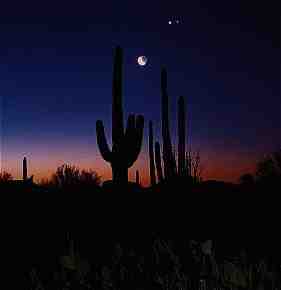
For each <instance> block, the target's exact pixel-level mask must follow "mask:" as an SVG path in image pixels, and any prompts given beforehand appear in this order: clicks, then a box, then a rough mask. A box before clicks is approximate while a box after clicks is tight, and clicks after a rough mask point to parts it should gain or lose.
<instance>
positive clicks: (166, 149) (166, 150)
mask: <svg viewBox="0 0 281 290" xmlns="http://www.w3.org/2000/svg"><path fill="white" fill-rule="evenodd" d="M161 93H162V138H163V161H164V175H165V179H166V180H168V179H170V178H173V177H174V176H175V175H176V162H175V159H174V156H173V150H172V143H171V137H170V128H169V97H168V93H167V71H166V69H164V68H163V69H162V71H161Z"/></svg>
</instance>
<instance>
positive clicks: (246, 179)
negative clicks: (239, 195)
mask: <svg viewBox="0 0 281 290" xmlns="http://www.w3.org/2000/svg"><path fill="white" fill-rule="evenodd" d="M239 183H240V184H241V185H243V186H252V185H254V184H255V178H254V176H253V175H252V174H250V173H245V174H242V175H241V176H240V178H239Z"/></svg>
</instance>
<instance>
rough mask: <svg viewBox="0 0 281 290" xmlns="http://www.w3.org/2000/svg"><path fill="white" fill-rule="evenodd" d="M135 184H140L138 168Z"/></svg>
mask: <svg viewBox="0 0 281 290" xmlns="http://www.w3.org/2000/svg"><path fill="white" fill-rule="evenodd" d="M136 184H137V185H139V186H140V173H139V171H138V170H137V171H136Z"/></svg>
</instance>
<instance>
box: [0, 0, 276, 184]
mask: <svg viewBox="0 0 281 290" xmlns="http://www.w3.org/2000/svg"><path fill="white" fill-rule="evenodd" d="M99 2H100V1H99ZM99 2H98V3H99ZM101 2H102V3H99V4H98V6H97V4H95V3H97V1H89V2H81V4H79V5H80V6H77V5H78V3H80V2H78V1H76V2H74V4H71V1H68V2H65V4H64V3H63V2H60V3H61V4H59V5H56V6H52V5H51V4H50V3H49V2H46V4H45V6H44V2H42V1H38V3H37V4H33V5H31V6H28V4H26V2H25V3H24V4H22V6H17V9H16V10H15V9H14V8H13V7H12V4H10V7H8V6H7V7H6V6H5V5H4V6H3V7H2V8H1V12H0V16H1V17H0V39H1V42H0V98H1V102H2V103H1V104H2V105H1V108H0V109H1V110H0V114H1V116H0V117H1V118H2V121H3V122H2V128H1V129H0V130H1V131H0V133H1V135H2V144H1V147H0V150H1V151H2V161H1V163H2V164H1V165H2V167H3V168H4V169H6V170H8V171H9V172H12V173H13V175H14V176H15V177H19V176H20V175H21V160H22V157H23V156H24V155H26V156H27V157H28V160H29V165H30V166H29V173H30V174H34V175H35V178H36V179H37V180H38V179H40V178H42V177H44V176H48V175H49V174H50V172H53V171H54V170H55V169H56V167H57V166H59V165H61V164H62V163H64V162H67V163H71V164H75V165H77V166H79V167H81V168H89V167H91V168H93V169H95V170H97V171H98V173H99V174H101V175H102V176H103V178H104V179H107V178H110V174H111V171H110V166H109V164H108V163H106V162H104V161H103V160H102V158H101V156H100V154H99V152H98V150H97V145H96V135H95V122H96V120H97V119H102V120H104V122H105V126H106V128H107V133H108V137H110V139H111V133H110V132H111V130H110V129H111V81H112V51H113V47H114V46H115V45H117V44H119V45H121V46H122V47H123V48H124V53H125V63H124V109H125V113H126V116H127V115H128V114H129V113H130V112H134V113H142V114H144V116H145V119H146V125H148V120H154V126H155V127H156V129H157V132H156V136H157V139H158V140H159V139H160V135H159V129H160V68H161V65H166V67H167V69H168V90H169V94H170V102H171V114H172V115H171V117H172V119H173V122H172V132H175V131H176V127H175V125H176V124H175V121H176V112H175V108H176V100H177V97H178V96H179V95H184V96H185V97H186V101H187V103H188V119H189V125H188V126H189V138H190V139H189V140H190V142H191V144H192V147H193V149H194V150H200V152H201V157H202V163H203V166H204V177H205V178H212V179H221V180H227V181H237V178H238V177H239V176H240V174H241V173H244V172H247V171H252V170H253V169H254V166H255V161H256V159H257V158H259V157H260V156H261V155H262V154H263V153H265V152H269V151H272V150H275V149H277V148H278V147H280V54H279V52H280V51H279V47H280V39H279V35H280V33H279V31H278V27H280V25H279V22H278V19H276V20H277V21H275V18H274V17H273V15H271V11H270V9H269V8H267V7H263V6H257V5H258V4H257V3H255V5H256V6H253V5H251V3H250V1H249V2H248V1H242V0H241V1H207V0H200V1H177V0H175V1H160V0H155V1H150V2H149V3H147V4H146V2H145V1H141V2H140V3H137V2H136V1H132V0H131V1H101ZM165 2H166V4H165ZM183 2H184V3H183ZM245 2H247V3H248V4H247V3H245ZM47 3H48V4H47ZM253 3H254V2H253ZM6 5H8V4H6ZM17 5H18V4H17ZM35 5H37V6H35ZM39 5H40V6H39ZM170 19H172V20H175V19H179V20H180V24H179V25H168V21H169V20H170ZM138 55H146V56H147V57H148V65H147V66H145V67H139V66H138V65H137V64H136V58H137V56H138ZM147 131H148V130H147V126H146V128H145V140H144V144H143V150H142V153H141V155H140V158H139V160H138V161H137V162H136V164H135V166H134V167H133V168H132V170H130V175H131V176H133V175H134V171H135V170H136V169H139V170H140V171H141V176H142V181H143V183H147V171H148V162H147V133H148V132H147ZM174 140H175V139H174Z"/></svg>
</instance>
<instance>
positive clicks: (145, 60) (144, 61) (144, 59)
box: [138, 55, 147, 66]
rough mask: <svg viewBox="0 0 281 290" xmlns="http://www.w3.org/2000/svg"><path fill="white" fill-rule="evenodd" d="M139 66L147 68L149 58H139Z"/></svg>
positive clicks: (142, 56)
mask: <svg viewBox="0 0 281 290" xmlns="http://www.w3.org/2000/svg"><path fill="white" fill-rule="evenodd" d="M138 64H139V65H140V66H145V65H146V64H147V57H146V56H144V55H141V56H139V57H138Z"/></svg>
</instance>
